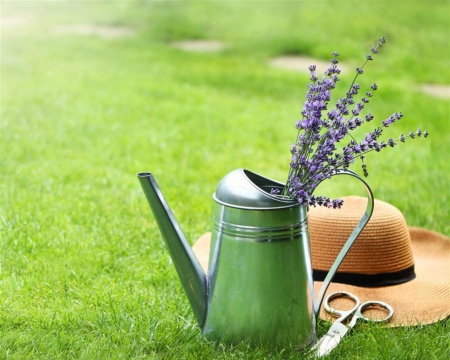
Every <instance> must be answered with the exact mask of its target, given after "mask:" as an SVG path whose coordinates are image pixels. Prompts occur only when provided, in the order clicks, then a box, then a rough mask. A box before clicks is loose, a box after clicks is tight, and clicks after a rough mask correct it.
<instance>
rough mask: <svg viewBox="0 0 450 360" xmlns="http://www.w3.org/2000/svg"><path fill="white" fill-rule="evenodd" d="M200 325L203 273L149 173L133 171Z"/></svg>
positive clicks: (202, 318) (203, 312)
mask: <svg viewBox="0 0 450 360" xmlns="http://www.w3.org/2000/svg"><path fill="white" fill-rule="evenodd" d="M137 176H138V178H139V181H140V183H141V186H142V189H143V190H144V193H145V196H146V197H147V201H148V203H149V205H150V208H151V210H152V212H153V215H154V217H155V220H156V222H157V223H158V226H159V229H160V231H161V234H162V235H163V238H164V242H165V243H166V245H167V247H168V249H169V253H170V256H171V258H172V261H173V263H174V265H175V268H176V270H177V273H178V276H179V277H180V280H181V283H182V284H183V287H184V290H185V292H186V295H187V297H188V299H189V302H190V304H191V307H192V310H193V312H194V314H195V317H196V319H197V322H198V324H199V325H200V328H203V325H204V322H205V317H206V304H207V277H206V274H205V272H204V271H203V270H202V268H201V266H200V263H199V262H198V260H197V258H196V257H195V255H194V252H193V251H192V249H191V247H190V246H189V243H188V242H187V240H186V237H185V236H184V234H183V232H182V231H181V228H180V226H179V225H178V222H177V221H176V219H175V217H174V215H173V213H172V211H171V210H170V208H169V205H168V204H167V202H166V200H165V198H164V196H163V194H162V192H161V190H160V189H159V186H158V184H157V183H156V180H155V178H154V177H153V175H152V174H151V173H148V172H144V173H139V174H137Z"/></svg>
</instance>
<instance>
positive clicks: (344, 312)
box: [323, 291, 361, 321]
mask: <svg viewBox="0 0 450 360" xmlns="http://www.w3.org/2000/svg"><path fill="white" fill-rule="evenodd" d="M337 298H347V299H351V300H352V301H353V302H354V303H355V305H354V306H353V307H352V308H351V309H350V310H339V309H336V308H334V307H332V306H331V305H330V301H331V300H334V299H337ZM360 304H361V302H360V301H359V299H358V298H357V297H356V296H355V295H353V294H352V293H349V292H346V291H337V292H334V293H332V294H330V295H328V297H327V298H326V299H325V303H324V304H323V307H324V308H325V310H326V311H327V312H329V313H330V314H335V315H339V316H341V317H342V318H341V319H340V320H341V321H342V320H345V319H346V318H347V317H348V316H349V315H351V314H352V313H354V312H355V311H356V309H358V307H359V305H360Z"/></svg>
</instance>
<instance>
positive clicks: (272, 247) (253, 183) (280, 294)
mask: <svg viewBox="0 0 450 360" xmlns="http://www.w3.org/2000/svg"><path fill="white" fill-rule="evenodd" d="M345 174H347V175H351V176H355V177H357V178H359V176H358V175H356V174H354V173H351V172H345ZM138 177H139V179H140V182H141V185H142V187H143V189H144V192H145V194H146V196H147V199H148V201H149V204H150V207H151V208H152V211H153V214H154V216H155V219H156V221H157V223H158V225H159V228H160V230H161V233H162V235H163V237H164V240H165V242H166V244H167V247H168V249H169V252H170V255H171V257H172V259H173V262H174V264H175V267H176V269H177V272H178V275H179V277H180V279H181V281H182V284H183V286H184V289H185V292H186V294H187V296H188V299H189V301H190V304H191V307H192V309H193V312H194V314H195V316H196V318H197V321H198V323H199V326H200V328H201V329H202V332H203V336H204V337H205V338H207V339H210V340H218V341H225V342H228V343H233V344H236V343H239V342H241V341H245V342H250V343H252V344H255V345H259V344H269V345H271V346H275V345H280V346H289V345H298V346H300V347H304V348H307V347H309V346H311V345H312V344H313V343H314V342H315V340H316V320H317V316H318V312H319V309H320V305H321V302H322V299H323V296H324V294H325V291H326V288H327V287H328V284H329V282H330V281H331V279H332V277H333V275H334V273H335V272H336V270H337V268H338V267H339V265H340V263H341V262H342V260H343V258H344V257H345V255H346V253H347V252H348V250H349V249H350V246H351V245H352V243H353V242H354V240H355V239H356V237H357V236H358V235H359V233H360V231H361V230H362V228H363V227H364V225H365V224H366V223H367V221H368V220H369V218H370V216H371V213H372V209H373V197H372V194H371V191H370V189H369V188H368V186H367V184H365V183H364V184H365V185H366V188H367V191H368V194H369V200H372V203H371V202H370V201H369V202H368V208H367V211H366V213H365V214H364V216H363V218H362V219H361V221H360V223H359V224H358V226H357V228H356V229H355V230H354V232H353V233H352V235H351V236H350V238H349V240H348V241H347V244H346V245H345V246H344V248H343V250H342V251H341V253H340V254H339V256H338V258H337V259H336V261H335V263H334V264H333V266H332V268H331V270H330V272H329V273H328V275H327V277H326V278H325V281H324V283H323V286H322V289H321V291H320V293H319V295H318V298H317V299H316V300H314V284H313V278H312V265H311V254H310V248H309V234H308V218H307V208H306V207H305V206H302V205H299V204H298V203H297V202H295V201H293V200H286V199H283V198H281V197H277V196H275V195H272V194H271V193H270V192H271V190H272V189H274V188H278V189H281V188H282V187H283V184H281V183H279V182H276V181H274V180H271V179H267V178H265V177H262V176H260V175H257V174H255V173H253V172H250V171H248V170H244V169H238V170H235V171H232V172H231V173H229V174H228V175H226V176H225V177H224V178H223V179H222V181H221V182H220V184H219V186H218V188H217V190H216V193H215V194H214V195H213V198H214V201H215V204H214V216H213V230H212V236H211V246H210V256H209V269H208V275H206V274H205V273H204V272H203V270H202V268H201V266H200V264H199V262H198V260H197V259H196V257H195V255H194V254H193V252H192V250H191V248H190V246H189V244H188V242H187V241H186V239H185V237H184V235H183V233H182V231H181V229H180V227H179V226H178V224H177V222H176V220H175V218H174V216H173V214H172V212H171V210H170V208H169V207H168V205H167V203H166V201H165V199H164V197H163V196H162V193H161V191H160V190H159V187H158V186H157V184H156V181H155V180H154V178H153V176H152V175H151V174H150V173H140V174H138ZM359 179H360V180H361V181H363V180H362V179H361V178H359Z"/></svg>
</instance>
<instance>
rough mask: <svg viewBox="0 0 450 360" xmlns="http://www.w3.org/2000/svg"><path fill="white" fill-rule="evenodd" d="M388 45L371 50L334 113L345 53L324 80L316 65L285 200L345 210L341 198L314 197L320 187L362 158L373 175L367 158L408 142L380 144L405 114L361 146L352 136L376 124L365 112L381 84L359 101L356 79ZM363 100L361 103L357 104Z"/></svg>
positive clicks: (334, 60)
mask: <svg viewBox="0 0 450 360" xmlns="http://www.w3.org/2000/svg"><path fill="white" fill-rule="evenodd" d="M385 42H386V38H385V37H382V38H381V39H379V40H378V41H377V43H376V45H375V46H374V47H372V48H371V53H370V54H368V55H366V60H365V62H364V64H363V65H362V66H361V67H360V68H357V69H356V75H355V77H354V79H353V82H352V83H351V85H350V88H349V90H348V92H347V93H346V94H345V96H344V97H343V98H340V99H339V100H338V101H337V102H336V104H335V107H334V108H333V109H331V110H328V104H329V102H330V95H331V91H332V90H333V89H335V86H336V83H337V82H338V81H339V77H338V75H339V74H340V72H341V71H340V70H339V68H338V66H337V64H338V63H339V61H338V59H337V57H338V56H339V54H338V53H337V52H333V53H332V58H331V60H330V65H329V67H328V69H327V70H326V71H325V74H324V76H323V77H322V79H319V78H318V76H317V74H316V66H315V65H311V66H310V67H309V71H310V74H311V78H310V80H311V83H310V84H309V85H308V92H307V95H306V101H305V104H304V107H303V110H302V112H301V114H302V119H301V120H299V121H298V122H297V124H296V128H297V129H298V133H297V138H296V142H295V144H293V145H292V148H291V154H292V159H291V163H290V170H289V174H288V179H287V182H286V185H285V187H284V189H283V191H282V193H281V195H282V196H284V197H288V198H292V199H296V200H297V201H298V202H299V203H300V204H302V205H311V206H316V205H320V206H326V207H332V208H340V207H341V206H342V204H343V201H342V200H341V199H334V200H331V199H329V198H327V197H324V196H316V195H313V192H314V190H315V188H316V187H317V185H318V184H319V183H320V182H322V181H323V180H325V179H329V178H330V177H331V176H332V175H334V174H336V173H338V172H339V171H342V170H347V169H348V167H349V166H350V165H351V164H352V163H354V162H355V158H358V157H359V158H360V159H361V162H362V169H363V172H364V175H365V176H368V171H367V165H366V164H365V162H364V159H365V154H367V153H368V152H371V151H376V152H379V151H381V150H382V149H385V148H387V147H394V146H396V145H397V144H398V143H399V142H405V140H406V137H405V136H404V135H403V134H402V135H400V137H399V138H398V139H396V140H394V139H392V138H389V139H388V140H387V142H386V141H380V140H379V138H380V136H381V134H382V133H383V128H387V127H389V126H390V125H391V124H393V123H395V122H396V121H399V120H400V119H401V118H402V117H403V114H402V113H401V112H397V113H394V114H392V115H391V116H389V117H388V118H387V119H385V120H384V121H382V122H381V126H379V127H377V128H375V129H374V130H373V131H372V132H370V133H368V134H367V135H366V137H365V138H364V140H362V141H360V142H358V141H356V140H355V139H354V137H353V136H352V135H351V131H352V130H354V129H356V128H358V127H360V126H361V125H362V124H363V123H364V122H371V121H373V119H374V116H373V115H372V114H371V113H367V114H365V115H364V116H361V113H362V111H363V109H364V108H365V106H366V104H368V103H369V101H370V100H369V99H370V98H371V97H372V96H373V92H374V91H376V90H377V85H376V84H373V85H372V86H371V88H370V91H367V92H365V94H364V95H362V96H359V93H360V86H359V84H358V83H356V80H357V78H358V76H360V75H361V74H363V72H364V71H363V68H364V66H365V65H366V64H367V62H369V61H371V60H373V56H374V55H375V54H377V53H378V51H379V48H380V47H382V46H383V45H384V44H385ZM357 96H358V97H359V99H356V98H357ZM422 135H423V137H427V136H428V132H427V131H425V132H422V131H421V130H420V129H418V130H417V131H416V132H410V133H409V137H410V138H412V139H414V137H415V136H419V137H420V136H422ZM346 136H349V137H350V139H351V140H350V142H349V143H348V144H347V145H346V146H344V147H343V148H342V149H341V150H339V151H338V149H337V147H336V144H337V143H339V142H341V141H342V140H343V139H344V138H345V137H346Z"/></svg>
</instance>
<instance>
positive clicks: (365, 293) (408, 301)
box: [192, 227, 450, 326]
mask: <svg viewBox="0 0 450 360" xmlns="http://www.w3.org/2000/svg"><path fill="white" fill-rule="evenodd" d="M408 229H409V232H410V235H411V246H412V250H413V254H414V262H415V273H416V278H415V279H413V280H411V281H408V282H405V283H403V284H398V285H390V286H380V287H361V286H353V285H347V284H340V283H334V282H332V283H331V284H330V286H329V287H328V290H327V292H326V294H325V298H326V297H327V296H328V295H329V294H331V293H333V292H338V291H345V292H350V293H352V294H354V295H356V296H357V297H358V298H359V299H360V301H361V303H363V302H365V301H369V300H378V301H383V302H386V303H388V304H389V305H391V307H392V308H393V309H394V315H393V317H392V319H391V320H390V322H389V323H388V326H414V325H419V324H422V325H426V324H431V323H434V322H437V321H439V320H443V319H445V318H447V317H449V316H450V238H448V237H447V236H444V235H442V234H439V233H437V232H434V231H430V230H425V229H420V228H415V227H410V228H408ZM210 242H211V233H206V234H204V235H202V236H201V237H200V238H199V239H198V240H197V241H196V242H195V243H194V245H193V246H192V249H193V251H194V253H195V255H196V256H197V259H198V260H199V262H200V265H201V266H202V268H203V269H204V270H205V272H207V269H208V259H209V247H210ZM321 286H322V282H318V281H316V282H314V290H315V293H316V296H317V294H318V293H319V290H320V288H321ZM336 301H339V300H336ZM333 305H334V306H338V305H339V304H338V303H337V304H336V303H333ZM320 318H321V319H323V320H332V316H331V315H330V314H329V313H327V312H326V311H325V310H324V308H323V306H322V308H321V311H320Z"/></svg>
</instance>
